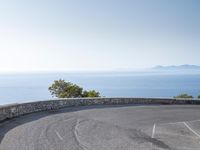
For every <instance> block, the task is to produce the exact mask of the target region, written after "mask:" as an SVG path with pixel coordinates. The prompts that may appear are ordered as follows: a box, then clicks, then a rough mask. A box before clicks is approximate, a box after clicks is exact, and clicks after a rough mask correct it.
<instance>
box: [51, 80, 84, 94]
mask: <svg viewBox="0 0 200 150" xmlns="http://www.w3.org/2000/svg"><path fill="white" fill-rule="evenodd" d="M49 91H50V92H51V95H53V96H56V97H58V98H75V97H82V91H83V88H81V87H79V86H78V85H76V84H72V83H71V82H66V81H65V80H61V79H60V80H55V81H54V83H53V84H52V85H51V86H50V87H49Z"/></svg>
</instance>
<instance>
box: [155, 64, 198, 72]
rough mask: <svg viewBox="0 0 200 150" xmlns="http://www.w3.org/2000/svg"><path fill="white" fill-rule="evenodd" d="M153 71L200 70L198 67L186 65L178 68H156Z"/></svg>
mask: <svg viewBox="0 0 200 150" xmlns="http://www.w3.org/2000/svg"><path fill="white" fill-rule="evenodd" d="M153 70H177V71H178V70H180V71H181V70H200V66H197V65H188V64H186V65H180V66H156V67H154V68H153Z"/></svg>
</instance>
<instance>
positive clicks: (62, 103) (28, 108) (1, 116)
mask: <svg viewBox="0 0 200 150" xmlns="http://www.w3.org/2000/svg"><path fill="white" fill-rule="evenodd" d="M115 104H168V105H169V104H200V101H199V100H189V99H185V100H180V99H158V98H76V99H56V100H49V101H39V102H32V103H23V104H13V105H7V106H1V107H0V121H4V120H6V119H10V118H13V117H17V116H21V115H25V114H29V113H33V112H39V111H46V110H52V109H59V108H64V107H70V106H84V105H115Z"/></svg>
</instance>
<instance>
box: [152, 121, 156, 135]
mask: <svg viewBox="0 0 200 150" xmlns="http://www.w3.org/2000/svg"><path fill="white" fill-rule="evenodd" d="M155 129H156V124H154V125H153V130H152V135H151V137H152V138H154V135H155V131H156V130H155Z"/></svg>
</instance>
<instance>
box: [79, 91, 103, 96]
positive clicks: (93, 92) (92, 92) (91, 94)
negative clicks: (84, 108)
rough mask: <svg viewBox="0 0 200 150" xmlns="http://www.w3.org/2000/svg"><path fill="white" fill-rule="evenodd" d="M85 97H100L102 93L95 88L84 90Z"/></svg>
mask: <svg viewBox="0 0 200 150" xmlns="http://www.w3.org/2000/svg"><path fill="white" fill-rule="evenodd" d="M82 96H83V97H100V93H99V92H96V91H95V90H91V91H83V94H82Z"/></svg>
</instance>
